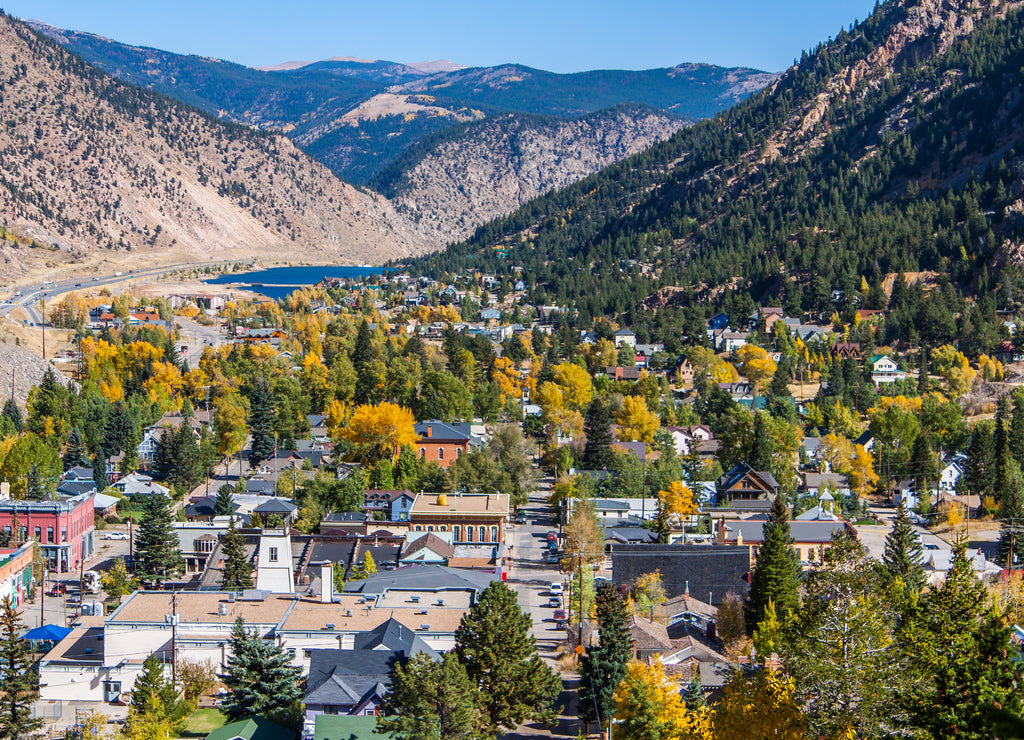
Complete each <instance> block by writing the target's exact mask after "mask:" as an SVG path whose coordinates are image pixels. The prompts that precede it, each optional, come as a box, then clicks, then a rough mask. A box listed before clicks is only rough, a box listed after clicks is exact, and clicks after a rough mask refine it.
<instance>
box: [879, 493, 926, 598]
mask: <svg viewBox="0 0 1024 740" xmlns="http://www.w3.org/2000/svg"><path fill="white" fill-rule="evenodd" d="M923 561H924V558H923V551H922V548H921V537H920V536H919V535H918V533H917V530H915V529H914V525H913V523H912V522H911V521H910V517H909V516H908V515H907V510H906V508H905V507H904V506H903V502H902V501H900V505H899V507H898V508H897V509H896V519H895V520H894V521H893V526H892V530H891V531H890V532H889V534H888V535H886V537H885V552H884V554H883V555H882V564H883V565H884V566H885V574H886V577H887V578H888V579H890V580H891V581H892V580H895V579H897V578H899V579H900V580H901V581H902V582H903V584H904V585H905V586H906V587H907V588H909V589H913V590H915V591H920V590H921V588H923V587H924V582H925V574H924V565H923Z"/></svg>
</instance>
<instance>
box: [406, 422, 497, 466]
mask: <svg viewBox="0 0 1024 740" xmlns="http://www.w3.org/2000/svg"><path fill="white" fill-rule="evenodd" d="M415 429H416V434H417V435H418V436H419V440H418V441H417V442H416V454H418V455H419V457H420V459H421V460H436V461H437V464H438V465H440V466H441V467H442V468H447V467H448V466H449V465H451V464H452V462H454V461H455V460H457V459H458V458H460V457H461V456H462V455H465V454H466V453H467V452H469V450H470V449H471V448H474V447H477V446H479V445H482V440H480V439H479V438H477V437H474V436H473V433H472V432H471V431H470V425H469V424H459V423H455V424H446V423H445V422H443V421H421V422H420V423H419V424H417V425H416V427H415Z"/></svg>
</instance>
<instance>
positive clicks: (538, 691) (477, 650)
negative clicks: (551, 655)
mask: <svg viewBox="0 0 1024 740" xmlns="http://www.w3.org/2000/svg"><path fill="white" fill-rule="evenodd" d="M532 627H533V620H532V619H531V618H530V615H529V614H526V613H524V612H523V611H522V609H520V608H519V601H518V599H517V598H516V594H515V592H514V591H512V590H511V589H510V588H509V587H508V586H506V585H505V584H504V583H502V582H500V581H495V582H494V583H492V584H491V585H490V586H488V587H487V588H486V589H484V591H483V592H482V593H481V594H480V598H479V599H477V602H476V603H475V604H473V606H472V607H470V610H469V612H467V613H466V615H465V616H463V618H462V622H461V623H460V624H459V628H458V629H457V630H456V632H455V651H456V654H457V655H458V657H459V660H461V661H462V663H463V665H465V666H466V673H467V674H468V675H469V679H470V681H472V682H473V685H474V686H475V687H476V689H477V690H478V691H479V692H480V695H481V696H482V697H483V703H484V711H485V715H486V723H485V724H486V727H487V730H488V732H497V731H498V730H499V729H502V728H504V729H506V730H509V729H512V728H514V727H517V726H518V725H521V724H522V723H523V722H526V721H527V720H533V721H536V722H548V721H550V720H551V719H553V717H554V711H553V709H552V704H553V702H554V701H555V699H556V698H558V694H559V692H560V691H561V688H562V681H561V679H560V678H559V677H558V674H556V673H555V672H554V671H552V670H551V669H550V668H549V667H548V666H547V665H546V664H545V663H544V661H543V660H541V657H540V655H538V654H537V641H536V639H535V638H534V637H533V635H531V634H530V630H531V628H532Z"/></svg>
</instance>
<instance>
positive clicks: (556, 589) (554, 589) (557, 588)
mask: <svg viewBox="0 0 1024 740" xmlns="http://www.w3.org/2000/svg"><path fill="white" fill-rule="evenodd" d="M562 592H563V589H562V584H561V583H552V584H551V585H550V586H549V587H548V593H550V594H551V595H552V596H561V595H562Z"/></svg>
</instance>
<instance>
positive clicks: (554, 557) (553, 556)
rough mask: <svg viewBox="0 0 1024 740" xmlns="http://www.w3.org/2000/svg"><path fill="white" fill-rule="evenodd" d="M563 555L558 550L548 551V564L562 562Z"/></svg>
mask: <svg viewBox="0 0 1024 740" xmlns="http://www.w3.org/2000/svg"><path fill="white" fill-rule="evenodd" d="M561 560H562V556H561V555H559V554H558V553H557V552H555V551H552V552H549V553H548V565H558V563H559V562H561Z"/></svg>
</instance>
